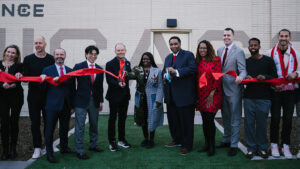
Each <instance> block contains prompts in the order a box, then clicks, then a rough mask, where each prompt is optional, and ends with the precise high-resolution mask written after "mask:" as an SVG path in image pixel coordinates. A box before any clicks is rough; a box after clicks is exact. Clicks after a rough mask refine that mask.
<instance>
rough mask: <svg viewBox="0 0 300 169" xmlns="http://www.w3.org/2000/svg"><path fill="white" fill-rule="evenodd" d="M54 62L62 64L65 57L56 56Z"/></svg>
mask: <svg viewBox="0 0 300 169" xmlns="http://www.w3.org/2000/svg"><path fill="white" fill-rule="evenodd" d="M55 62H56V63H57V64H59V65H60V64H63V63H64V62H65V59H64V58H56V59H55Z"/></svg>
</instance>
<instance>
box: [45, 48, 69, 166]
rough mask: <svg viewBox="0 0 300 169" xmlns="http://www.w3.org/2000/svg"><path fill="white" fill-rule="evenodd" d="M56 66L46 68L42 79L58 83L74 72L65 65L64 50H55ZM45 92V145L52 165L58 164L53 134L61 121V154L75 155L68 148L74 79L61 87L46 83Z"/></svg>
mask: <svg viewBox="0 0 300 169" xmlns="http://www.w3.org/2000/svg"><path fill="white" fill-rule="evenodd" d="M53 54H54V60H55V64H54V65H51V66H48V67H46V68H45V69H44V70H43V73H42V75H41V77H42V79H45V76H51V77H55V78H54V81H57V80H58V79H59V77H60V76H62V75H64V74H66V73H69V72H71V71H72V69H71V68H69V67H68V66H65V65H64V61H65V59H66V52H65V50H64V49H61V48H58V49H56V50H54V53H53ZM43 85H44V90H45V93H46V106H45V110H46V118H45V119H46V126H45V144H46V150H47V160H48V161H49V162H51V163H56V162H57V160H56V158H55V157H54V156H53V146H52V144H53V132H54V129H55V126H56V123H57V120H58V119H59V138H60V152H61V153H63V154H64V153H74V152H75V151H73V150H71V149H70V148H69V147H68V130H69V121H70V117H71V110H72V112H74V109H73V108H74V105H73V101H72V100H73V97H74V90H75V81H74V78H69V79H68V80H67V81H65V82H64V83H62V84H60V85H59V86H54V85H52V84H50V83H44V84H43Z"/></svg>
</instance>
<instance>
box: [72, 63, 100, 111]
mask: <svg viewBox="0 0 300 169" xmlns="http://www.w3.org/2000/svg"><path fill="white" fill-rule="evenodd" d="M84 68H89V67H88V63H87V61H83V62H81V63H78V64H76V65H75V66H74V68H73V70H74V71H75V70H80V69H84ZM95 68H97V69H102V67H100V66H99V65H98V64H96V63H95ZM76 79H77V88H76V92H75V98H74V104H75V107H79V108H86V107H87V106H88V105H89V103H90V97H91V95H92V97H93V99H94V104H95V107H97V108H99V105H100V103H103V74H102V73H97V74H96V78H95V80H94V82H93V84H92V81H91V76H90V75H86V76H78V77H76Z"/></svg>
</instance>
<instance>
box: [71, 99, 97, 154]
mask: <svg viewBox="0 0 300 169" xmlns="http://www.w3.org/2000/svg"><path fill="white" fill-rule="evenodd" d="M87 114H88V115H89V124H90V129H89V135H90V145H89V147H90V148H95V147H96V145H97V141H98V116H99V108H96V107H95V105H94V100H93V97H91V98H90V103H89V105H88V107H86V108H79V107H75V151H76V152H77V153H83V152H84V146H83V145H84V127H85V119H86V115H87Z"/></svg>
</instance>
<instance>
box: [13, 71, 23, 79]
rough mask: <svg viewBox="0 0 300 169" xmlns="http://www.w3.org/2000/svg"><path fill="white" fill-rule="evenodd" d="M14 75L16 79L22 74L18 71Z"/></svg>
mask: <svg viewBox="0 0 300 169" xmlns="http://www.w3.org/2000/svg"><path fill="white" fill-rule="evenodd" d="M15 76H16V78H17V79H20V77H22V76H23V75H22V74H21V73H20V72H18V73H16V74H15Z"/></svg>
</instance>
